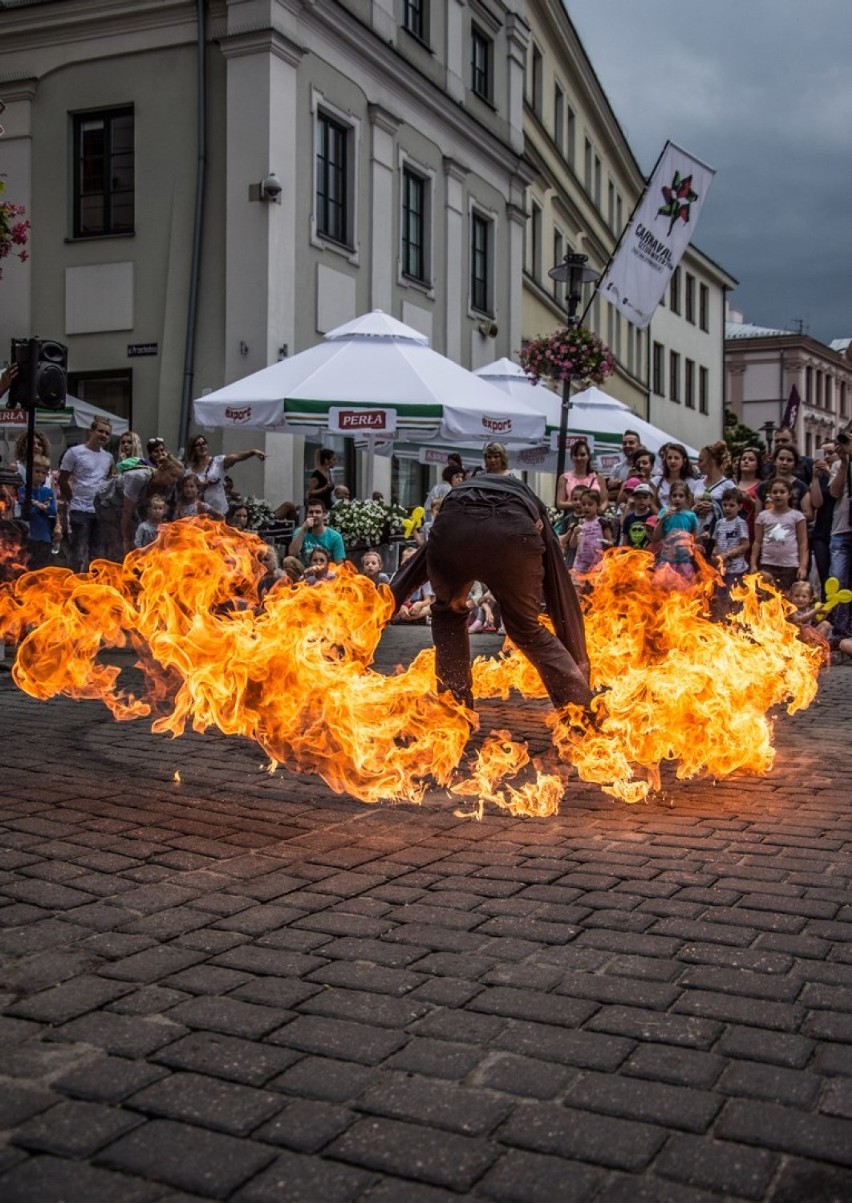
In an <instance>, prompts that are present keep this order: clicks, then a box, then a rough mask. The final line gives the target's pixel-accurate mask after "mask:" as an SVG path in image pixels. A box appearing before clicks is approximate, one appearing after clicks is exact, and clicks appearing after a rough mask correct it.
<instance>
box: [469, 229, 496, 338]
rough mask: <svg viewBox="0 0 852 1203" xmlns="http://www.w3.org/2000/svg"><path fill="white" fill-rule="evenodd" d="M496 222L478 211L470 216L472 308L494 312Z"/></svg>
mask: <svg viewBox="0 0 852 1203" xmlns="http://www.w3.org/2000/svg"><path fill="white" fill-rule="evenodd" d="M493 292H494V222H493V221H492V219H491V218H490V217H486V215H485V214H484V213H481V212H480V211H479V210H477V209H473V210H472V211H471V214H470V307H471V309H474V310H475V311H476V312H477V313H486V314H488V315H489V316H490V315H491V314H492V312H493V308H494V302H493V299H492V298H493Z"/></svg>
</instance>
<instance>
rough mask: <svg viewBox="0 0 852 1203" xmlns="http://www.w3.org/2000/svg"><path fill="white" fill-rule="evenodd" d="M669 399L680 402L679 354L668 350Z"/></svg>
mask: <svg viewBox="0 0 852 1203" xmlns="http://www.w3.org/2000/svg"><path fill="white" fill-rule="evenodd" d="M669 399H670V400H671V401H677V402H678V404H679V403H680V355H679V354H678V353H677V351H669Z"/></svg>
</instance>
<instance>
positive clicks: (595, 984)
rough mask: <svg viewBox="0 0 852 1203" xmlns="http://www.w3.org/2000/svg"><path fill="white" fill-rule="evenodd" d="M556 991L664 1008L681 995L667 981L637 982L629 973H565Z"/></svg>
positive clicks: (654, 1008)
mask: <svg viewBox="0 0 852 1203" xmlns="http://www.w3.org/2000/svg"><path fill="white" fill-rule="evenodd" d="M556 993H557V994H569V995H570V996H571V997H572V998H590V999H595V1000H596V1001H598V1002H602V1003H624V1004H625V1005H632V1006H636V1007H646V1008H651V1009H653V1010H660V1011H665V1010H666V1009H667V1008H668V1007H670V1006H671V1004H672V1003H673V1002H674V1001H675V999H676V998H677V997H678V995H679V994H680V989H679V987H678V986H674V985H670V984H669V983H668V982H659V981H645V980H641V981H637V980H636V979H635V978H633V977H630V976H619V977H616V976H608V975H606V974H603V973H580V972H568V973H565V974H563V975H562V980H561V982H560V983H559V985H557V987H556Z"/></svg>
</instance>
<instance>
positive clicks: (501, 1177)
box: [481, 1149, 607, 1203]
mask: <svg viewBox="0 0 852 1203" xmlns="http://www.w3.org/2000/svg"><path fill="white" fill-rule="evenodd" d="M606 1179H607V1175H606V1173H605V1172H604V1171H603V1170H600V1169H595V1168H593V1167H592V1166H588V1165H578V1164H577V1163H576V1162H574V1163H568V1164H566V1162H565V1161H564V1160H563V1159H562V1158H561V1157H548V1156H545V1155H544V1154H541V1153H525V1152H522V1151H521V1150H519V1149H510V1150H509V1152H508V1153H506V1154H505V1156H503V1157H501V1158H500V1160H499V1161H498V1162H497V1164H496V1165H495V1166H494V1167H493V1168H492V1169H490V1170H489V1171H488V1173H487V1174H486V1175H485V1177H484V1178H483V1180H482V1183H481V1189H482V1190H483V1191H484V1193H485V1194H486V1196H487V1197H488V1198H489V1199H501V1200H502V1199H505V1200H506V1201H507V1203H519V1201H520V1200H523V1201H524V1203H554V1201H555V1200H557V1199H558V1200H559V1203H590V1201H591V1200H592V1199H597V1198H599V1194H598V1192H599V1191H600V1189H601V1188H602V1187H603V1186H604V1184H605V1182H606Z"/></svg>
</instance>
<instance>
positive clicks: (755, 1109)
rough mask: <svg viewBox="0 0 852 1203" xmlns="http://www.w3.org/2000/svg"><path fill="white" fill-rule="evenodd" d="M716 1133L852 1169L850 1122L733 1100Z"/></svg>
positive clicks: (745, 1142)
mask: <svg viewBox="0 0 852 1203" xmlns="http://www.w3.org/2000/svg"><path fill="white" fill-rule="evenodd" d="M716 1133H717V1135H719V1136H721V1137H723V1138H727V1139H729V1140H737V1141H741V1142H742V1143H743V1144H754V1145H760V1146H766V1147H767V1148H770V1149H778V1150H779V1151H781V1152H784V1153H796V1154H798V1155H799V1156H801V1157H816V1158H819V1159H820V1160H822V1161H830V1162H832V1163H833V1164H835V1165H844V1166H852V1142H851V1141H850V1140H849V1123H848V1121H847V1120H845V1119H836V1118H834V1117H833V1116H827V1115H813V1114H810V1113H808V1112H805V1111H801V1110H797V1109H794V1108H792V1107H781V1106H777V1105H773V1104H770V1103H756V1102H753V1101H750V1102H748V1103H746V1102H740V1101H739V1100H732V1101H731V1102H729V1103H728V1104H727V1105H726V1107H725V1110H724V1111H723V1112H722V1115H721V1116H720V1118H719V1121H718V1123H717V1125H716Z"/></svg>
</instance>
